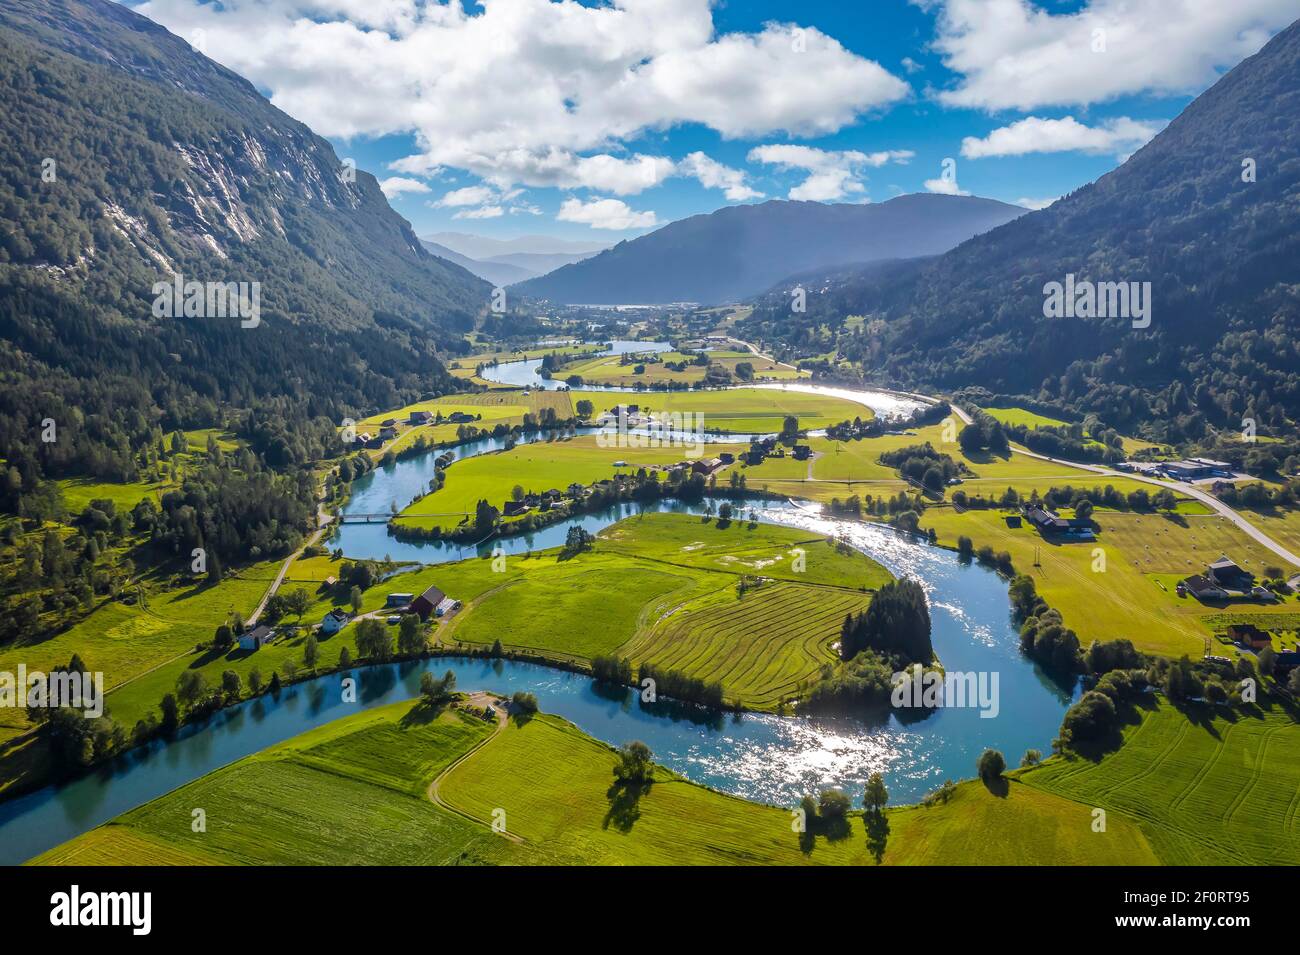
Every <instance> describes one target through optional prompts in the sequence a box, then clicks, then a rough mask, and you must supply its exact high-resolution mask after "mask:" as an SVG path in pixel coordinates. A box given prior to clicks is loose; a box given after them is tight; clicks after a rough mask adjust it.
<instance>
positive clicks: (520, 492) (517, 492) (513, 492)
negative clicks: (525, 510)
mask: <svg viewBox="0 0 1300 955" xmlns="http://www.w3.org/2000/svg"><path fill="white" fill-rule="evenodd" d="M523 499H524V486H523V485H522V484H516V485H515V486H514V487H512V488H511V489H510V500H512V501H516V502H518V501H522V500H523Z"/></svg>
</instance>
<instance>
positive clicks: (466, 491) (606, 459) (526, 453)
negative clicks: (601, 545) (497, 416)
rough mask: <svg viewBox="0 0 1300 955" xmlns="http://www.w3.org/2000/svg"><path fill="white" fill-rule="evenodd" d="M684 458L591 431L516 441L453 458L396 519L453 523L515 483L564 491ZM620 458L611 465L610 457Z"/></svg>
mask: <svg viewBox="0 0 1300 955" xmlns="http://www.w3.org/2000/svg"><path fill="white" fill-rule="evenodd" d="M709 450H710V451H711V452H713V453H717V452H718V451H728V450H729V451H732V452H740V451H742V450H744V448H743V447H742V446H740V445H726V444H718V445H709ZM685 457H686V451H684V450H683V449H682V448H681V447H657V448H628V447H617V446H614V442H613V441H610V442H608V446H606V447H602V446H601V444H600V442H599V441H598V437H597V436H595V435H586V436H583V437H577V438H571V439H565V440H557V441H545V442H537V443H533V444H521V445H518V446H517V447H515V448H514V449H513V450H510V451H501V452H496V453H493V454H484V455H480V456H478V457H474V458H470V459H469V460H466V461H459V462H457V463H456V464H455V465H453V466H452V467H451V468H450V469H448V471H447V478H446V484H445V485H444V486H443V487H442V488H441V489H440V490H438V491H435V492H433V493H431V494H427V495H425V496H424V497H422V498H420V499H419V500H417V501H414V502H413V503H412V504H411V505H410V506H408V507H407V508H406V509H405V510H403V511H402V513H401V515H400V517H399V522H400V523H410V524H415V525H419V526H442V527H443V528H444V529H451V528H454V527H455V526H456V525H457V524H458V523H459V522H460V519H461V518H462V517H463V516H466V515H473V513H474V507H475V504H476V503H477V502H478V501H479V500H480V499H486V500H487V501H488V503H490V504H492V505H493V506H495V507H498V508H500V507H501V506H502V504H503V503H504V502H505V501H507V500H509V499H510V496H511V491H512V490H513V488H514V487H515V485H516V484H518V485H520V486H521V487H523V489H524V491H525V492H530V491H537V492H541V491H546V490H548V489H550V488H557V489H559V490H564V489H565V488H567V487H568V486H569V485H570V484H572V483H575V482H576V483H579V484H583V485H588V484H593V483H595V482H596V481H599V480H603V479H605V478H612V477H613V476H614V475H615V474H616V473H623V474H631V473H635V471H636V470H637V469H638V468H642V467H649V466H651V465H656V464H657V465H667V464H675V463H677V462H679V461H681V460H683V459H684V458H685ZM616 461H625V462H627V463H626V465H625V466H620V467H616V466H615V464H614V462H616Z"/></svg>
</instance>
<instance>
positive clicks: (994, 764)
mask: <svg viewBox="0 0 1300 955" xmlns="http://www.w3.org/2000/svg"><path fill="white" fill-rule="evenodd" d="M1006 768H1007V761H1006V759H1004V758H1003V756H1002V754H1001V753H999V752H998V751H997V750H996V749H986V750H984V752H982V753H980V758H979V761H978V762H976V764H975V769H976V771H978V773H979V777H980V779H982V780H984V782H985V783H991V782H995V781H996V780H999V779H1001V778H1002V773H1003V771H1004V770H1005V769H1006Z"/></svg>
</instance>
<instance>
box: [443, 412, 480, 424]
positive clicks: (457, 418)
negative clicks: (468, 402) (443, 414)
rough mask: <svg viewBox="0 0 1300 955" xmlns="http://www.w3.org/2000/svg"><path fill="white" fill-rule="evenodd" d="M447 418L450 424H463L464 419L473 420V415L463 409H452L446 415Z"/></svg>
mask: <svg viewBox="0 0 1300 955" xmlns="http://www.w3.org/2000/svg"><path fill="white" fill-rule="evenodd" d="M447 420H448V421H450V422H451V423H452V424H464V423H465V422H466V421H473V420H474V416H473V415H472V414H468V413H466V412H464V411H453V412H452V413H451V414H449V415H448V416H447Z"/></svg>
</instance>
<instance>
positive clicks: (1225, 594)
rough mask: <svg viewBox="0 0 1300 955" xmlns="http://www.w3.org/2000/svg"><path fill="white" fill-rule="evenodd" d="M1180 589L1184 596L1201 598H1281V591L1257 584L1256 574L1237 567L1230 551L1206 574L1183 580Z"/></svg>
mask: <svg viewBox="0 0 1300 955" xmlns="http://www.w3.org/2000/svg"><path fill="white" fill-rule="evenodd" d="M1177 590H1178V596H1180V597H1185V596H1187V595H1188V594H1191V595H1192V596H1193V597H1195V598H1196V599H1197V600H1200V601H1224V600H1263V601H1267V602H1269V603H1271V602H1273V601H1275V600H1277V594H1275V593H1273V591H1271V590H1269V589H1268V588H1267V587H1262V586H1260V585H1258V584H1256V583H1255V575H1254V574H1251V573H1249V572H1247V571H1245V570H1243V569H1242V568H1241V567H1239V566H1237V564H1236V563H1234V562H1233V561H1232V560H1230V559H1229V558H1228V556H1227V555H1226V554H1225V555H1222V556H1220V557H1219V559H1218V560H1216V561H1215V562H1214V563H1212V564H1209V565H1208V566H1207V567H1206V568H1205V573H1203V574H1193V575H1192V576H1190V577H1187V578H1185V579H1183V580H1180V581H1179V582H1178V588H1177Z"/></svg>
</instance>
